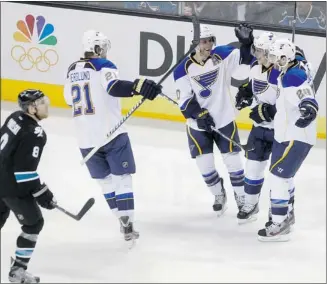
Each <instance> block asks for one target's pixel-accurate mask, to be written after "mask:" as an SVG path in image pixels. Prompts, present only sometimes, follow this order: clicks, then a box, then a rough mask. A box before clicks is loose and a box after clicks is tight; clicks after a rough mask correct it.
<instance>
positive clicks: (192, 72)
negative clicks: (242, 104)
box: [174, 46, 240, 130]
mask: <svg viewBox="0 0 327 284" xmlns="http://www.w3.org/2000/svg"><path fill="white" fill-rule="evenodd" d="M239 64H240V51H239V50H238V49H236V48H234V47H232V46H218V47H216V48H215V49H213V50H212V52H211V56H210V57H209V58H208V59H207V60H206V61H205V62H204V64H203V65H201V64H199V63H197V62H196V61H195V60H194V59H193V57H192V56H189V57H187V58H186V59H185V60H184V61H183V62H182V63H181V64H180V65H178V67H177V68H176V69H175V71H174V80H175V82H176V89H177V97H178V103H179V107H180V109H181V111H182V112H183V114H184V116H186V117H187V125H189V126H190V127H191V128H193V129H196V130H200V129H199V128H198V127H197V123H196V120H195V117H193V115H195V114H194V113H193V115H192V108H193V106H192V105H194V102H195V103H196V102H197V103H198V104H199V105H200V107H201V108H205V109H207V110H208V111H209V113H210V115H211V116H212V118H213V120H214V122H215V124H216V128H222V127H224V126H226V125H227V124H229V123H230V122H232V121H234V120H235V118H236V115H237V110H236V109H235V107H234V100H233V97H232V95H231V94H230V84H231V76H232V74H233V72H234V71H235V70H236V69H237V68H238V67H239Z"/></svg>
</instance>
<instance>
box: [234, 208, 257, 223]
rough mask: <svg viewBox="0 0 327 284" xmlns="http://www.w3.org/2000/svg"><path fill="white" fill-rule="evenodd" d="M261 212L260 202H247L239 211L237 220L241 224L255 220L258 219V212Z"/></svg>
mask: <svg viewBox="0 0 327 284" xmlns="http://www.w3.org/2000/svg"><path fill="white" fill-rule="evenodd" d="M258 213H259V204H258V203H257V204H255V205H253V204H245V205H243V206H242V208H241V210H240V211H239V212H238V213H237V221H238V224H239V225H243V224H246V223H250V222H254V221H256V220H257V214H258Z"/></svg>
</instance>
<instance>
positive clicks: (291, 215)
mask: <svg viewBox="0 0 327 284" xmlns="http://www.w3.org/2000/svg"><path fill="white" fill-rule="evenodd" d="M271 221H272V215H271V208H269V213H268V222H266V224H265V226H266V227H267V225H268V223H269V222H271ZM288 221H289V223H290V227H291V229H290V230H291V232H292V231H293V230H294V224H295V213H294V209H292V210H291V211H290V212H288Z"/></svg>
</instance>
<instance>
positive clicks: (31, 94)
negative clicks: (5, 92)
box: [18, 89, 45, 112]
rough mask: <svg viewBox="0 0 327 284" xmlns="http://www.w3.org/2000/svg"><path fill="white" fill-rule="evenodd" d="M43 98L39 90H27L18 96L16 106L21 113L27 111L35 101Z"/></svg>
mask: <svg viewBox="0 0 327 284" xmlns="http://www.w3.org/2000/svg"><path fill="white" fill-rule="evenodd" d="M43 97H45V95H44V93H43V92H42V91H40V90H34V89H27V90H24V91H22V92H20V93H19V94H18V105H19V107H20V108H21V109H22V110H23V111H25V112H26V111H27V109H28V106H29V105H31V104H32V103H35V101H36V100H38V99H41V98H43Z"/></svg>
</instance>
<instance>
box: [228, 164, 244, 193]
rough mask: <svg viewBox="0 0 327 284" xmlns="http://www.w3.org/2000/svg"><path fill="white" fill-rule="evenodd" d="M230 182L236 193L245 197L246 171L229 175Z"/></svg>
mask: <svg viewBox="0 0 327 284" xmlns="http://www.w3.org/2000/svg"><path fill="white" fill-rule="evenodd" d="M229 178H230V182H231V184H232V186H233V189H234V192H235V193H236V194H237V195H238V196H239V195H244V170H239V171H237V172H231V173H229Z"/></svg>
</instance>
